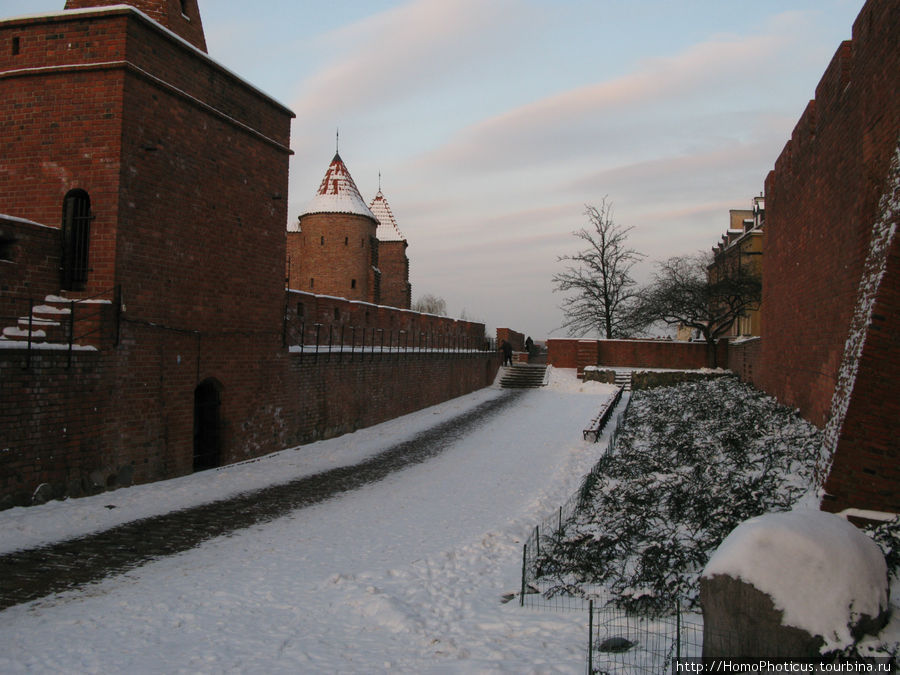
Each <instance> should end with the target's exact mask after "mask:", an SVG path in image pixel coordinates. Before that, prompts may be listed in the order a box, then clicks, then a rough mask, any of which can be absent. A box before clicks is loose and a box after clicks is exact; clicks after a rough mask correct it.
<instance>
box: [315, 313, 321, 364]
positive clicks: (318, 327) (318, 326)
mask: <svg viewBox="0 0 900 675" xmlns="http://www.w3.org/2000/svg"><path fill="white" fill-rule="evenodd" d="M321 328H322V324H320V323H317V324H316V363H318V362H319V330H320V329H321Z"/></svg>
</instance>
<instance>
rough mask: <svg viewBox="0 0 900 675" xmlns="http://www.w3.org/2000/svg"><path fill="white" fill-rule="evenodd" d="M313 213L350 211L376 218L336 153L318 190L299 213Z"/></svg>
mask: <svg viewBox="0 0 900 675" xmlns="http://www.w3.org/2000/svg"><path fill="white" fill-rule="evenodd" d="M313 213H351V214H355V215H359V216H366V217H367V218H371V219H372V220H377V218H376V217H375V214H373V213H372V211H371V210H370V209H369V207H368V206H366V202H365V201H363V198H362V196H361V195H360V194H359V190H358V189H357V187H356V183H354V182H353V177H352V176H351V175H350V172H349V171H348V170H347V165H346V164H344V160H342V159H341V156H340V155H339V154H337V153H335V155H334V159H332V160H331V164H330V165H329V166H328V170H327V171H326V172H325V177H324V178H323V179H322V184H321V185H319V191H318V192H317V193H316V196H315V197H313V199H312V201H311V202H310V203H309V205H308V206H307V207H306V209H305V210H304V211H303V213H302V214H300V215H301V217H302V216H308V215H311V214H313Z"/></svg>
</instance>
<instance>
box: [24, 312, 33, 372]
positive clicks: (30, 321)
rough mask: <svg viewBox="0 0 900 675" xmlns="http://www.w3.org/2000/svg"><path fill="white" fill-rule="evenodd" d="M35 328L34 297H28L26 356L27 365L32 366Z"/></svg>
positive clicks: (27, 366)
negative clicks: (32, 343)
mask: <svg viewBox="0 0 900 675" xmlns="http://www.w3.org/2000/svg"><path fill="white" fill-rule="evenodd" d="M33 330H34V298H28V352H27V353H26V356H25V367H26V368H31V335H32V331H33Z"/></svg>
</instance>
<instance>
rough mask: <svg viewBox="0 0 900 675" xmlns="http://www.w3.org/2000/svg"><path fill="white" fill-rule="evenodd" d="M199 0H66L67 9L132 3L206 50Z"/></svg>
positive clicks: (198, 47) (176, 33)
mask: <svg viewBox="0 0 900 675" xmlns="http://www.w3.org/2000/svg"><path fill="white" fill-rule="evenodd" d="M197 1H198V0H66V9H87V8H91V7H107V6H110V5H131V6H132V7H134V8H136V9H138V10H140V11H141V12H143V13H144V14H146V15H147V16H149V17H150V18H151V19H153V20H154V21H156V22H157V23H158V24H160V25H161V26H165V27H166V28H168V29H169V30H170V31H172V32H173V33H175V35H177V36H179V37H181V38H184V39H185V40H187V41H188V42H190V43H191V44H192V45H194V46H195V47H196V48H197V49H200V50H201V51H204V52H205V51H206V38H205V37H204V35H203V23H202V22H201V21H200V8H199V7H198V6H197Z"/></svg>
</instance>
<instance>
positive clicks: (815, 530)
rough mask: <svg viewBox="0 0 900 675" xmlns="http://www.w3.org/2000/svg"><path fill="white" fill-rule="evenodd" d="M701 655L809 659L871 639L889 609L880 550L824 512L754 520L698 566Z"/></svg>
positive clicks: (884, 566)
mask: <svg viewBox="0 0 900 675" xmlns="http://www.w3.org/2000/svg"><path fill="white" fill-rule="evenodd" d="M700 602H701V604H702V606H703V618H704V640H703V654H704V656H721V657H749V656H752V657H771V658H799V657H807V658H811V657H815V656H818V655H819V654H820V653H824V652H830V651H833V650H838V649H843V648H845V647H848V646H850V645H852V644H853V643H854V642H855V641H857V640H858V639H859V638H860V637H861V636H862V635H864V634H875V633H877V632H878V631H879V630H880V629H881V628H882V627H883V626H884V624H885V622H886V620H887V612H888V575H887V565H886V564H885V561H884V556H883V555H882V553H881V551H880V550H879V548H878V546H876V544H875V543H874V542H873V541H872V540H871V539H869V538H868V537H866V536H865V535H864V534H863V533H862V532H860V531H859V530H858V529H857V528H856V527H854V526H853V525H851V524H850V523H848V522H847V521H846V520H844V519H843V518H841V517H839V516H835V515H833V514H830V513H823V512H820V511H791V512H786V513H771V514H767V515H764V516H759V517H757V518H751V519H750V520H747V521H745V522H743V523H741V524H740V525H738V527H736V528H735V529H734V530H733V531H732V532H731V534H729V535H728V536H727V537H726V538H725V540H724V541H723V542H722V544H721V545H720V546H719V548H718V549H717V550H716V552H715V553H714V554H713V556H712V558H711V559H710V560H709V562H708V563H707V565H706V568H705V569H704V570H703V575H702V577H701V579H700Z"/></svg>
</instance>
